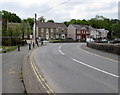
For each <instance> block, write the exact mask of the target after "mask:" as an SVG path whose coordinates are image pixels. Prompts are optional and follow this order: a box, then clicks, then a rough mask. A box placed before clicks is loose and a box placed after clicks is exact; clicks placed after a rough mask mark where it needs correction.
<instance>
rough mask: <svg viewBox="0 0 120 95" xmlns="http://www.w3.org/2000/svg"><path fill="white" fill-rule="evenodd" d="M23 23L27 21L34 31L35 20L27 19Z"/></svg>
mask: <svg viewBox="0 0 120 95" xmlns="http://www.w3.org/2000/svg"><path fill="white" fill-rule="evenodd" d="M23 21H25V22H26V23H29V24H30V28H31V30H32V29H33V25H34V18H27V19H24V20H23Z"/></svg>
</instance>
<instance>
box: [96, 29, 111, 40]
mask: <svg viewBox="0 0 120 95" xmlns="http://www.w3.org/2000/svg"><path fill="white" fill-rule="evenodd" d="M96 31H97V33H98V35H97V38H102V39H104V38H107V34H108V32H109V31H108V30H105V29H96Z"/></svg>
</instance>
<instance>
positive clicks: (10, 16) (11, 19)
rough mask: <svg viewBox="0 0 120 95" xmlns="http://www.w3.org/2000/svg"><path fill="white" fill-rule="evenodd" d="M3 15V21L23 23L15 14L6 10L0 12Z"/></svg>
mask: <svg viewBox="0 0 120 95" xmlns="http://www.w3.org/2000/svg"><path fill="white" fill-rule="evenodd" d="M0 13H1V14H2V19H3V20H5V21H8V22H18V23H20V22H21V19H20V18H19V17H18V16H17V15H16V14H15V13H11V12H8V11H5V10H2V11H0Z"/></svg>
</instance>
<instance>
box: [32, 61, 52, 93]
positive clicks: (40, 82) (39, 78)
mask: <svg viewBox="0 0 120 95" xmlns="http://www.w3.org/2000/svg"><path fill="white" fill-rule="evenodd" d="M31 66H32V69H33V71H34V73H35V75H36V77H37V79H38V81H39V82H40V83H41V85H42V86H43V88H44V89H45V90H46V91H47V88H46V87H45V86H44V85H43V83H42V81H41V80H40V78H39V76H38V75H37V73H36V71H35V68H34V66H33V63H32V62H31ZM47 93H48V94H49V93H50V92H49V91H47Z"/></svg>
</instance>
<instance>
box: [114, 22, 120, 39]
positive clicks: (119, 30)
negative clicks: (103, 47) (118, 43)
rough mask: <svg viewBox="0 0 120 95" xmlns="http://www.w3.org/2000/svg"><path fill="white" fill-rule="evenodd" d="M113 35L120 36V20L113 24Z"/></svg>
mask: <svg viewBox="0 0 120 95" xmlns="http://www.w3.org/2000/svg"><path fill="white" fill-rule="evenodd" d="M113 31H114V33H113V36H115V37H116V38H120V21H118V22H117V23H116V24H114V25H113Z"/></svg>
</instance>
